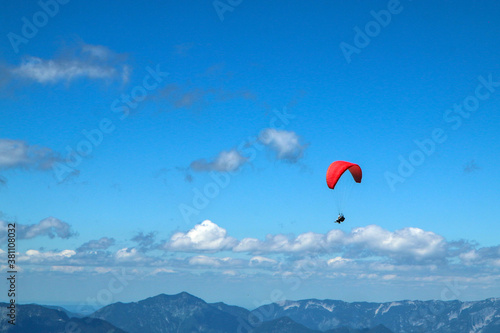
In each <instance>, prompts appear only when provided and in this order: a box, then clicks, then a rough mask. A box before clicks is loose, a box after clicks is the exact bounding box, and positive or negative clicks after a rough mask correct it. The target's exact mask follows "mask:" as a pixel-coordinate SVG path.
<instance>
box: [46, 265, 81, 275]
mask: <svg viewBox="0 0 500 333" xmlns="http://www.w3.org/2000/svg"><path fill="white" fill-rule="evenodd" d="M83 269H84V267H79V266H51V267H50V270H51V271H55V272H63V273H69V274H71V273H74V272H81V271H83Z"/></svg>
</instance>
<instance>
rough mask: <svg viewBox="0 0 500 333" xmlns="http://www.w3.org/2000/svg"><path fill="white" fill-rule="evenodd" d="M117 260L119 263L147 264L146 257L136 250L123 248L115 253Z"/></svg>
mask: <svg viewBox="0 0 500 333" xmlns="http://www.w3.org/2000/svg"><path fill="white" fill-rule="evenodd" d="M115 258H116V260H117V261H118V262H142V263H145V259H146V257H145V256H144V255H143V254H142V253H141V252H139V251H137V249H136V248H127V247H125V248H123V249H119V250H118V251H116V253H115Z"/></svg>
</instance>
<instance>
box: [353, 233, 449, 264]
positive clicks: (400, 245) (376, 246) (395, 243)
mask: <svg viewBox="0 0 500 333" xmlns="http://www.w3.org/2000/svg"><path fill="white" fill-rule="evenodd" d="M344 244H346V245H354V246H356V247H358V248H360V249H361V250H369V251H371V252H373V253H374V254H377V255H388V256H391V257H394V258H401V259H403V258H405V259H408V258H413V259H415V260H424V259H439V258H441V259H442V258H444V257H445V255H446V247H447V243H446V241H445V239H444V238H443V237H442V236H440V235H437V234H435V233H433V232H431V231H424V230H422V229H419V228H403V229H400V230H396V231H394V232H390V231H388V230H385V229H383V228H382V227H380V226H377V225H369V226H366V227H361V228H356V229H353V230H352V232H351V233H350V234H348V235H347V237H346V239H345V240H344Z"/></svg>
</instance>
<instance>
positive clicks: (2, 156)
mask: <svg viewBox="0 0 500 333" xmlns="http://www.w3.org/2000/svg"><path fill="white" fill-rule="evenodd" d="M58 160H59V158H58V157H57V154H56V153H55V152H54V151H53V150H52V149H50V148H47V147H41V146H33V145H28V144H27V143H26V142H24V141H22V140H12V139H0V169H11V168H27V169H30V168H33V169H41V170H46V169H49V168H51V167H52V165H53V164H54V163H55V162H57V161H58Z"/></svg>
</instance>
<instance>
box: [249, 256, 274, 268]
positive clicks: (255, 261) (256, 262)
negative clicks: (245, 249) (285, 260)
mask: <svg viewBox="0 0 500 333" xmlns="http://www.w3.org/2000/svg"><path fill="white" fill-rule="evenodd" d="M277 264H278V261H276V260H274V259H271V258H266V257H261V256H255V257H252V258H251V259H250V262H249V265H250V266H252V267H256V266H260V267H272V266H275V265H277Z"/></svg>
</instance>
